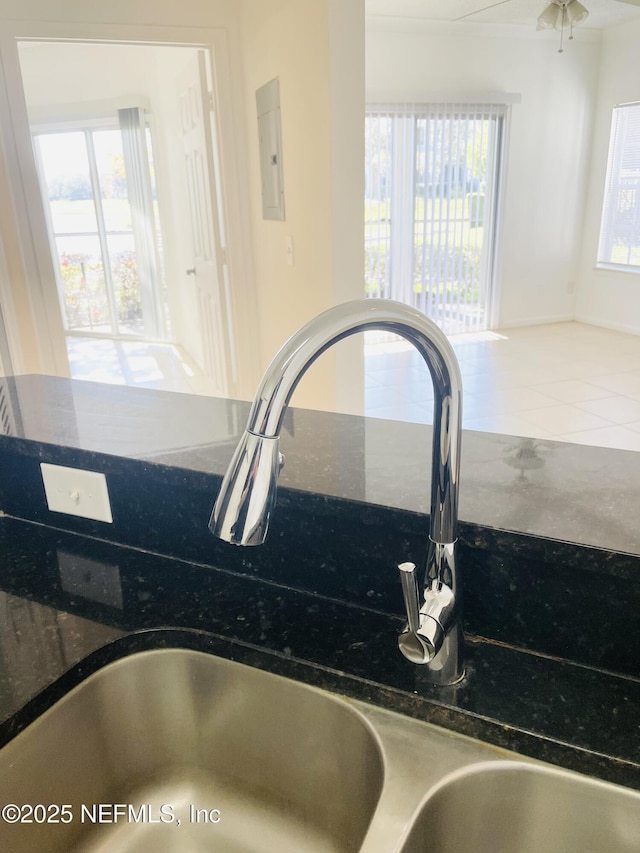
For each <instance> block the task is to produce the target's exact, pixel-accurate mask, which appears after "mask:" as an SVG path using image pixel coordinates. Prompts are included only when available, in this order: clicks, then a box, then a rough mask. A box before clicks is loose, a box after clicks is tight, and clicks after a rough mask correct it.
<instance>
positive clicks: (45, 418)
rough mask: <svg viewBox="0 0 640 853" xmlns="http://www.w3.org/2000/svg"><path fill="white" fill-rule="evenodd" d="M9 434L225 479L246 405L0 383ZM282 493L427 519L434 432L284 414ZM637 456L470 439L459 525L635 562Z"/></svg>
mask: <svg viewBox="0 0 640 853" xmlns="http://www.w3.org/2000/svg"><path fill="white" fill-rule="evenodd" d="M0 407H1V410H2V423H3V425H4V430H3V432H4V435H5V436H15V437H17V438H23V439H26V440H28V441H31V442H39V443H43V444H53V445H59V446H61V447H66V448H69V449H79V450H87V451H92V452H96V453H100V454H107V455H115V456H119V457H128V458H131V459H138V460H148V461H152V462H155V463H165V464H167V465H171V466H177V467H180V468H184V469H188V470H190V471H197V472H203V473H212V474H223V473H224V471H225V470H226V467H227V463H228V461H229V459H230V457H231V453H232V451H233V448H234V447H235V444H236V441H237V438H238V436H239V435H240V433H241V432H242V430H243V429H244V427H245V424H246V421H247V417H248V414H249V404H248V403H246V402H242V401H237V400H225V399H221V398H215V397H199V396H193V395H188V394H175V393H172V392H163V391H153V390H148V389H139V388H130V387H125V386H117V385H103V384H99V383H94V382H81V381H75V380H69V379H60V378H54V377H50V376H18V377H9V378H8V379H4V380H0ZM281 444H282V448H281V449H282V451H283V452H284V454H285V457H286V458H287V463H286V464H285V467H284V469H283V471H282V473H281V477H280V482H281V484H282V485H283V486H285V487H289V488H292V489H299V490H301V491H304V492H309V493H312V494H323V495H329V496H333V497H339V498H346V499H352V500H357V501H364V502H366V503H368V504H374V505H381V506H388V507H395V508H398V509H405V510H411V511H416V512H428V510H429V485H428V484H429V476H430V467H431V456H430V453H431V428H430V427H428V426H424V425H421V424H410V423H400V422H395V421H386V420H379V419H375V418H361V417H354V416H350V415H336V414H331V413H328V412H316V411H310V410H305V409H290V410H289V411H288V413H287V418H286V420H285V429H284V432H283V436H282V442H281ZM638 508H640V453H632V452H630V451H623V450H611V449H608V448H603V447H585V446H582V445H574V444H568V443H565V442H555V441H545V440H532V439H523V438H516V437H513V436H504V435H496V434H493V433H480V432H471V431H465V432H464V437H463V443H462V462H461V489H460V518H461V519H462V520H463V521H468V522H471V523H475V524H478V525H483V526H485V527H492V528H496V529H499V530H509V531H513V532H516V533H526V534H531V535H534V536H544V537H548V538H552V539H557V540H560V541H563V542H571V543H580V544H583V545H590V546H594V547H598V548H606V549H611V550H614V551H619V552H626V553H630V554H640V525H638V523H637V515H638Z"/></svg>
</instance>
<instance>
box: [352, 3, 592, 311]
mask: <svg viewBox="0 0 640 853" xmlns="http://www.w3.org/2000/svg"><path fill="white" fill-rule="evenodd" d="M599 41H600V40H599V37H598V34H596V33H594V32H590V31H587V30H584V29H580V30H578V31H577V32H576V36H575V39H574V40H573V41H572V42H570V43H568V44H565V50H564V53H562V54H558V52H557V49H558V36H557V34H555V33H552V34H549V33H537V32H529V30H525V29H524V28H522V27H496V26H488V25H487V26H479V25H472V24H465V23H464V22H462V21H461V22H459V23H457V24H454V25H450V24H446V25H440V24H434V23H428V22H418V21H410V22H408V23H407V22H401V21H393V20H392V19H382V18H381V19H372V20H370V21H369V23H368V27H367V54H366V56H367V62H366V83H367V98H368V99H369V100H378V101H385V100H386V101H403V100H404V101H409V102H410V101H415V102H421V101H422V102H424V101H428V100H429V96H432V97H435V96H442V95H445V96H447V97H448V98H450V99H451V100H456V99H460V100H463V101H464V100H465V97H469V98H470V97H472V96H482V95H486V94H492V93H499V92H502V93H516V94H519V95H520V96H521V103H519V104H514V105H513V107H512V108H511V120H510V133H509V138H508V149H507V160H506V173H505V183H504V204H503V218H502V232H501V241H500V247H499V258H498V261H499V265H498V276H499V286H500V304H499V321H498V325H499V326H503V327H506V326H512V325H522V324H528V323H540V322H553V321H558V320H564V319H570V318H572V317H573V312H574V298H575V294H574V292H573V291H574V290H575V285H576V281H577V273H578V259H579V246H580V241H581V236H582V225H583V210H584V204H585V194H586V183H587V173H588V165H589V156H590V138H591V133H592V124H593V104H594V102H595V95H596V91H597V75H598V62H599V50H600V46H599Z"/></svg>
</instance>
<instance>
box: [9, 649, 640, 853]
mask: <svg viewBox="0 0 640 853" xmlns="http://www.w3.org/2000/svg"><path fill="white" fill-rule="evenodd" d="M5 804H15V805H17V806H24V805H25V804H29V805H31V806H33V807H34V809H33V810H32V811H31V813H29V812H28V810H27V811H25V810H24V809H23V810H22V817H24V816H25V815H26V816H30V817H31V820H32V822H31V823H16V824H11V823H8V822H7V821H6V820H5V821H3V820H1V819H0V850H2V851H5V850H6V851H11V853H36V851H37V853H44V851H46V853H60V852H61V851H65V853H66V852H67V851H71V853H114V851H118V853H141V851H145V853H200V851H215V853H258V851H259V853H351V851H354V853H355V851H360V853H489V851H490V853H533V851H535V853H541V851H545V853H546V851H553V853H596V851H597V853H603V851H607V853H631V851H637V850H638V839H640V793H638V792H635V791H631V790H627V789H625V788H620V787H618V786H615V785H610V784H608V783H605V782H599V781H596V780H593V779H589V778H587V777H584V776H580V775H578V774H576V773H570V772H566V771H563V770H558V769H556V768H552V767H550V766H549V765H546V764H542V763H540V762H535V761H529V760H527V759H523V758H522V756H517V755H515V754H513V753H509V752H507V751H505V750H501V749H497V748H494V747H491V746H489V745H487V744H484V743H481V742H479V741H475V740H473V739H471V738H467V737H463V736H461V735H456V734H452V733H451V732H448V731H445V730H443V729H439V728H437V727H436V726H432V725H429V724H427V723H422V722H419V721H417V720H412V719H409V718H407V717H404V716H401V715H399V714H395V713H392V712H390V711H385V710H382V709H379V708H375V707H373V706H370V705H366V704H364V703H361V702H355V701H349V700H346V699H340V698H338V697H336V696H333V695H330V694H328V693H326V692H324V691H321V690H316V689H314V688H311V687H307V686H305V685H302V684H299V683H297V682H293V681H290V680H288V679H285V678H281V677H279V676H275V675H271V674H269V673H265V672H261V671H260V670H257V669H253V668H251V667H247V666H244V665H241V664H237V663H233V662H230V661H226V660H222V659H220V658H217V657H213V656H210V655H206V654H203V653H200V652H194V651H189V650H185V649H162V650H156V651H148V652H140V653H138V654H134V655H131V656H130V657H127V658H124V659H122V660H119V661H117V662H116V663H113V664H110V665H109V666H107V667H105V668H104V669H102V670H99V671H98V672H96V673H95V674H94V675H92V676H90V677H89V678H88V679H87V680H86V681H85V682H83V683H82V684H80V685H79V686H78V687H76V688H75V689H74V690H73V691H72V692H71V693H69V694H68V695H67V696H66V697H65V698H63V699H62V700H61V701H60V702H58V703H57V704H56V705H55V706H54V707H52V708H51V709H50V710H49V711H47V712H46V713H45V714H44V715H43V716H42V717H40V718H39V719H38V720H36V722H35V723H33V724H32V725H31V726H29V727H28V728H27V729H25V730H24V731H23V732H22V733H21V734H19V735H18V736H17V737H16V738H15V739H14V740H12V741H11V742H10V743H9V744H7V746H5V747H4V748H3V749H1V750H0V807H1V806H3V805H5ZM56 804H57V805H58V806H60V807H66V809H65V810H64V811H60V812H58V813H57V814H56V813H55V812H54V811H51V810H49V811H45V812H43V811H42V809H41V807H47V806H52V805H56ZM101 804H102V811H100V805H101ZM69 816H71V820H70V821H69V822H68V823H63V822H59V823H53V824H52V823H49V822H40V821H41V820H42V819H43V818H45V819H50V818H51V817H57V818H58V820H59V821H63V820H66V819H68V817H69Z"/></svg>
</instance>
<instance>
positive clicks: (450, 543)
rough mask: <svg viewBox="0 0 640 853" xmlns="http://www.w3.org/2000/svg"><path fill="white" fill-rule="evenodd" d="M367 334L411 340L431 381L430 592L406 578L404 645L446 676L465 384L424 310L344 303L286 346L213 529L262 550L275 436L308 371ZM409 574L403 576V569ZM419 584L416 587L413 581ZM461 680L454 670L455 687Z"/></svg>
mask: <svg viewBox="0 0 640 853" xmlns="http://www.w3.org/2000/svg"><path fill="white" fill-rule="evenodd" d="M370 329H379V330H384V331H389V332H393V333H395V334H398V335H400V336H402V337H404V338H405V339H406V340H408V341H409V342H410V343H412V344H413V345H414V346H415V348H416V349H417V350H418V352H419V353H420V354H421V356H422V357H423V359H424V361H425V363H426V365H427V367H428V369H429V373H430V375H431V380H432V383H433V388H434V414H433V445H432V472H431V495H430V531H429V540H430V543H429V556H428V558H427V566H426V572H425V574H426V580H425V594H424V600H423V602H422V603H421V602H420V596H419V593H417V592H416V595H415V596H414V598H413V599H411V596H410V595H409V594H408V592H407V590H408V589H409V587H410V585H409V584H408V583H407V582H406V580H405V581H403V590H404V594H405V604H406V607H407V616H408V624H407V627H406V628H405V630H404V631H403V632H402V634H401V636H400V641H399V645H400V649H401V651H402V652H403V654H405V656H406V657H407V658H409V659H410V660H413V661H414V662H416V663H426V664H428V665H429V666H430V667H435V669H436V670H438V671H440V670H441V669H442V666H441V661H440V660H439V655H440V653H441V649H442V648H443V647H444V646H445V645H446V644H447V643H446V641H447V640H448V638H449V637H450V636H451V634H452V630H453V627H454V625H455V627H456V630H459V625H460V616H459V612H460V607H459V605H458V601H459V591H458V589H457V587H458V586H459V584H458V582H457V578H456V572H455V560H454V558H453V551H454V547H455V542H456V537H457V520H458V486H459V473H460V443H461V418H462V381H461V378H460V370H459V367H458V362H457V359H456V356H455V353H454V351H453V349H452V347H451V344H450V343H449V341H448V340H447V338H446V336H445V335H444V333H443V332H442V331H441V330H440V329H439V328H438V327H437V326H436V325H435V324H434V323H433V322H432V321H431V320H429V319H428V318H427V317H425V316H424V315H423V314H422V313H420V312H419V311H417V310H415V309H413V308H411V307H409V306H406V305H404V304H402V303H399V302H394V301H391V300H384V299H363V300H358V301H356V302H347V303H345V304H343V305H338V306H336V307H334V308H331V309H329V310H328V311H325V312H324V313H323V314H320V315H319V316H318V317H316V318H315V319H313V320H311V321H310V322H309V323H307V324H306V325H305V326H303V327H302V328H301V329H300V330H299V331H298V332H296V333H295V334H294V335H293V336H292V337H291V338H290V339H289V340H288V341H287V342H286V343H285V344H284V346H283V347H282V348H281V349H280V351H279V352H278V353H277V355H276V356H275V358H274V359H273V361H272V362H271V364H270V365H269V367H268V369H267V371H266V373H265V375H264V377H263V379H262V383H261V384H260V387H259V389H258V392H257V394H256V397H255V399H254V402H253V406H252V408H251V412H250V414H249V420H248V423H247V428H246V431H245V433H244V435H243V437H242V438H241V440H240V443H239V444H238V447H237V448H236V451H235V453H234V456H233V458H232V460H231V463H230V465H229V468H228V470H227V473H226V475H225V477H224V479H223V482H222V486H221V489H220V493H219V495H218V498H217V500H216V503H215V506H214V508H213V512H212V515H211V520H210V522H209V528H210V530H211V531H212V532H213V533H214V534H215V535H216V536H218V537H220V538H221V539H224V540H225V541H227V542H231V543H234V544H238V545H258V544H260V543H261V542H263V541H264V539H265V537H266V535H267V530H268V526H269V519H270V516H271V513H272V511H273V508H274V506H275V497H276V485H277V478H278V472H279V467H280V462H281V456H280V454H279V451H278V439H279V436H280V430H281V427H282V421H283V418H284V415H285V412H286V409H287V406H288V404H289V401H290V400H291V396H292V394H293V392H294V390H295V388H296V386H297V385H298V382H299V381H300V379H301V378H302V376H303V375H304V373H305V371H306V370H307V368H308V367H309V366H310V365H311V364H312V363H313V362H314V361H315V360H316V359H317V358H318V357H319V356H320V355H321V354H322V353H323V352H324V351H325V350H327V349H328V348H329V347H331V346H332V345H333V344H335V343H337V342H338V341H340V340H342V339H343V338H346V337H348V336H350V335H353V334H355V333H357V332H363V331H367V330H370ZM404 565H406V564H404ZM403 574H406V571H403V570H401V576H402V575H403ZM412 583H414V585H415V581H413V582H412ZM410 602H411V605H410ZM416 605H417V611H418V612H417V614H416V613H415V612H414V611H415V608H416ZM410 606H411V608H412V609H411V611H410V609H409V608H410ZM446 677H447V678H449V677H450V676H449V675H447V676H446ZM451 677H452V676H451ZM460 677H461V674H460V673H459V672H457V673H456V677H455V680H459V678H460ZM435 680H438V679H435ZM446 683H452V681H451V680H448V681H447V682H446Z"/></svg>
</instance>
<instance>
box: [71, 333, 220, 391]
mask: <svg viewBox="0 0 640 853" xmlns="http://www.w3.org/2000/svg"><path fill="white" fill-rule="evenodd" d="M67 353H68V356H69V367H70V369H71V376H72V377H73V378H74V379H88V380H91V381H92V382H106V383H108V384H110V385H134V386H137V387H138V388H155V389H159V390H163V391H180V392H182V393H185V394H211V395H215V387H214V384H213V383H212V382H211V380H209V379H208V378H207V377H206V376H205V375H204V374H203V373H202V370H201V369H200V368H199V367H198V366H197V365H196V364H195V363H194V362H193V361H192V360H191V359H190V358H189V357H188V356H187V355H186V353H185V352H184V350H182V349H181V348H180V347H177V346H173V345H172V344H163V343H150V342H149V341H123V340H112V339H111V338H81V337H75V336H69V337H67Z"/></svg>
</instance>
